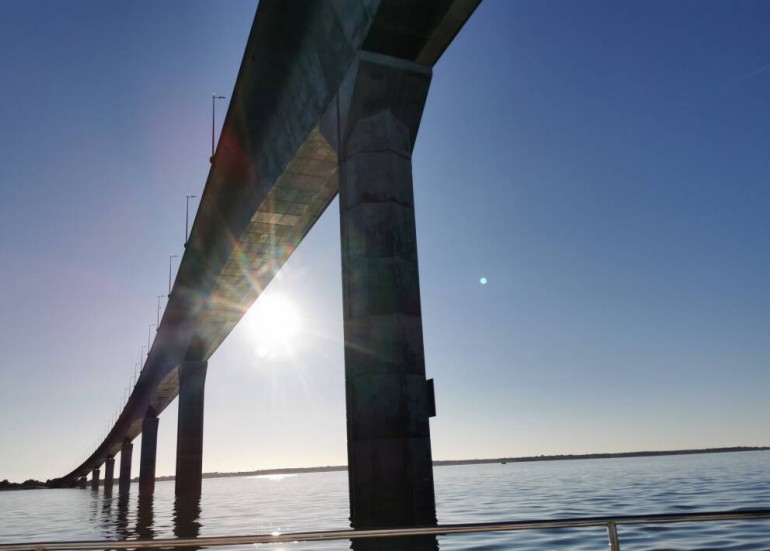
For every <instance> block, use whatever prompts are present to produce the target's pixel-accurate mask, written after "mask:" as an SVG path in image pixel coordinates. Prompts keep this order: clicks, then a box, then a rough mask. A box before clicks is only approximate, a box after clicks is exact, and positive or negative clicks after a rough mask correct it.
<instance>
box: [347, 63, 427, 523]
mask: <svg viewBox="0 0 770 551" xmlns="http://www.w3.org/2000/svg"><path fill="white" fill-rule="evenodd" d="M430 80H431V69H430V68H428V67H425V66H422V65H419V64H416V63H412V62H408V61H404V60H400V59H396V58H392V57H388V56H383V55H379V54H371V53H369V52H363V53H361V54H360V56H359V58H358V59H357V60H356V62H355V63H354V65H353V67H352V68H351V71H350V72H349V74H348V75H347V77H346V79H345V81H344V83H343V85H342V87H341V89H340V93H339V104H338V105H339V112H338V117H337V121H335V122H336V123H337V132H336V133H335V134H337V135H338V136H341V139H340V140H333V141H334V142H335V143H341V148H340V156H341V162H340V228H341V236H342V280H343V281H342V285H343V317H344V332H345V391H346V399H347V432H348V478H349V487H350V519H351V525H352V526H353V527H354V528H380V527H396V526H419V525H430V524H435V523H436V507H435V498H434V490H433V470H432V457H431V446H430V427H429V423H428V416H429V394H428V385H427V383H426V379H425V358H424V352H423V337H422V315H421V307H420V284H419V274H418V267H417V236H416V233H415V218H414V200H413V191H412V163H411V155H412V148H413V146H414V141H415V138H416V135H417V129H418V127H419V124H420V117H421V115H422V110H423V106H424V104H425V98H426V96H427V93H428V87H429V85H430Z"/></svg>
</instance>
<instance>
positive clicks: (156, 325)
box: [155, 295, 166, 331]
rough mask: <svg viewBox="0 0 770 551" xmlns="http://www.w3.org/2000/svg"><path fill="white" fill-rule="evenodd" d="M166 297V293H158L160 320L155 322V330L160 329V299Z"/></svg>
mask: <svg viewBox="0 0 770 551" xmlns="http://www.w3.org/2000/svg"><path fill="white" fill-rule="evenodd" d="M162 298H166V295H158V321H157V322H156V323H155V330H156V331H157V330H158V329H160V299H162Z"/></svg>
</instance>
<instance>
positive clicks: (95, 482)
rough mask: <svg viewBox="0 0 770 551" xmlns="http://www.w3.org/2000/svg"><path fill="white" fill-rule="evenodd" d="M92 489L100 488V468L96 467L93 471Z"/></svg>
mask: <svg viewBox="0 0 770 551" xmlns="http://www.w3.org/2000/svg"><path fill="white" fill-rule="evenodd" d="M91 489H92V490H98V489H99V469H94V470H93V471H91Z"/></svg>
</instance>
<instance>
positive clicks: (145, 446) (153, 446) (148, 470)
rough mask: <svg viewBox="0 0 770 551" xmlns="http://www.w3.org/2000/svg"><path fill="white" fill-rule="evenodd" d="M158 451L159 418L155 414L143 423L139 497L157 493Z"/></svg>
mask: <svg viewBox="0 0 770 551" xmlns="http://www.w3.org/2000/svg"><path fill="white" fill-rule="evenodd" d="M157 450H158V418H157V417H156V416H155V415H154V413H152V414H149V413H148V415H147V416H146V417H145V418H144V420H143V421H142V452H141V456H140V458H139V495H152V494H153V492H154V491H155V457H156V455H157Z"/></svg>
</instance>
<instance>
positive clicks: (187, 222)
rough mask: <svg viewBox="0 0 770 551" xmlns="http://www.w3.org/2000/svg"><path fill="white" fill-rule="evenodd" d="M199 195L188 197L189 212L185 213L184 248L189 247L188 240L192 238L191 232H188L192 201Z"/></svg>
mask: <svg viewBox="0 0 770 551" xmlns="http://www.w3.org/2000/svg"><path fill="white" fill-rule="evenodd" d="M196 197H197V195H188V196H187V210H185V212H184V246H185V247H186V246H187V239H188V238H189V237H190V234H189V232H188V231H187V227H188V224H189V220H190V199H194V198H196Z"/></svg>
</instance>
